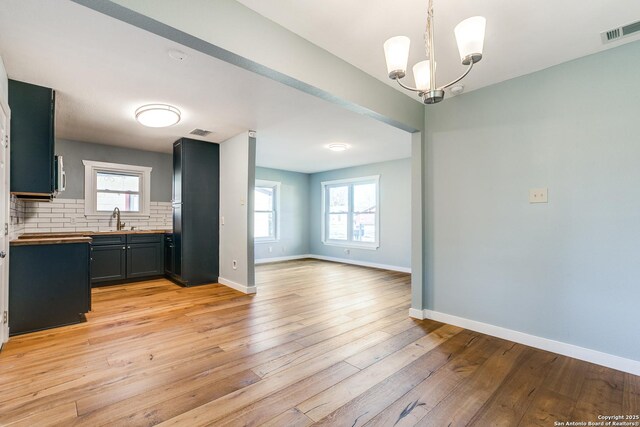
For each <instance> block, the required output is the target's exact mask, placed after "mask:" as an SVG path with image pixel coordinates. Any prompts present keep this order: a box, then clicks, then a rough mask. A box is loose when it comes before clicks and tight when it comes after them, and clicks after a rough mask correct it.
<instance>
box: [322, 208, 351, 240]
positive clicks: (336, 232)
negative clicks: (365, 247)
mask: <svg viewBox="0 0 640 427" xmlns="http://www.w3.org/2000/svg"><path fill="white" fill-rule="evenodd" d="M347 221H348V219H347V214H329V224H328V226H329V230H328V233H327V234H328V238H329V239H331V240H347V230H348V223H347Z"/></svg>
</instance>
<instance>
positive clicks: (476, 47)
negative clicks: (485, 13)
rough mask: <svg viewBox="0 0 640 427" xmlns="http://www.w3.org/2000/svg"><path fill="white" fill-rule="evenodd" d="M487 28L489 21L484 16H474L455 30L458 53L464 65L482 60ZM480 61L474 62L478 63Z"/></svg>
mask: <svg viewBox="0 0 640 427" xmlns="http://www.w3.org/2000/svg"><path fill="white" fill-rule="evenodd" d="M486 26H487V20H486V19H485V18H484V17H482V16H474V17H472V18H467V19H465V20H464V21H462V22H461V23H459V24H458V25H456V28H455V29H454V30H453V32H454V33H455V35H456V42H457V43H458V51H459V52H460V60H461V61H462V63H463V64H464V65H469V63H468V62H465V61H470V60H473V58H482V49H483V48H484V32H485V28H486ZM478 61H479V59H477V60H475V61H473V62H478Z"/></svg>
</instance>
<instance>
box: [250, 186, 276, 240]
mask: <svg viewBox="0 0 640 427" xmlns="http://www.w3.org/2000/svg"><path fill="white" fill-rule="evenodd" d="M281 186H282V183H280V182H279V181H268V180H266V179H256V182H255V185H254V189H253V191H254V192H255V191H256V189H258V188H272V189H273V191H274V193H273V210H271V211H259V210H257V209H256V208H255V203H254V207H253V218H254V226H253V230H252V232H253V234H254V237H253V239H254V242H256V243H267V242H278V241H279V240H280V188H281ZM254 198H255V195H254ZM256 213H273V217H274V220H273V228H274V230H273V235H272V236H266V237H255V231H256V230H255V215H256Z"/></svg>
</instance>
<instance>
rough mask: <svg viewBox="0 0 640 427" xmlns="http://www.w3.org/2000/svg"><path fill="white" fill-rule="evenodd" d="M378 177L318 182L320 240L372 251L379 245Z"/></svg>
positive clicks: (327, 243) (329, 243) (325, 242)
mask: <svg viewBox="0 0 640 427" xmlns="http://www.w3.org/2000/svg"><path fill="white" fill-rule="evenodd" d="M379 180H380V177H379V176H371V177H364V178H356V179H344V180H339V181H326V182H323V183H322V199H323V200H322V206H323V218H324V221H323V223H322V225H323V227H322V241H323V243H324V244H326V245H339V246H353V247H361V248H368V249H376V248H378V246H380V245H379V234H380V233H379V229H380V228H379V220H378V215H379V214H380V212H379V209H378V199H379V197H378V183H379Z"/></svg>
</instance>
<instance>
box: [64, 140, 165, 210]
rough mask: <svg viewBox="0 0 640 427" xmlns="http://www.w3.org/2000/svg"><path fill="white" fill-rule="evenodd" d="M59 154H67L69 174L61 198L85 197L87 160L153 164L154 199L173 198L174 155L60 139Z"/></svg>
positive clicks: (66, 163)
mask: <svg viewBox="0 0 640 427" xmlns="http://www.w3.org/2000/svg"><path fill="white" fill-rule="evenodd" d="M56 154H59V155H62V156H64V170H65V172H66V174H67V189H66V190H65V191H64V192H63V193H61V194H60V196H59V197H60V198H65V199H84V164H83V163H82V161H83V160H94V161H98V162H110V163H121V164H127V165H136V166H151V167H152V168H153V170H152V171H151V201H152V202H170V201H171V182H172V179H173V178H172V176H173V161H172V155H171V154H167V153H156V152H152V151H142V150H134V149H132V148H123V147H114V146H111V145H103V144H93V143H88V142H79V141H68V140H64V139H57V140H56Z"/></svg>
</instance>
